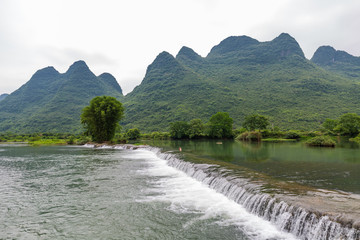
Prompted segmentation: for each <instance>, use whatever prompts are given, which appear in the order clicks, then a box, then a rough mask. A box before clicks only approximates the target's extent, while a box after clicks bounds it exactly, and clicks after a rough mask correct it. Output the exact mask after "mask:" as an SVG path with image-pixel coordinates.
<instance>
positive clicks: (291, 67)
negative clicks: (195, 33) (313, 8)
mask: <svg viewBox="0 0 360 240" xmlns="http://www.w3.org/2000/svg"><path fill="white" fill-rule="evenodd" d="M359 83H360V58H359V57H354V56H352V55H350V54H348V53H346V52H343V51H337V50H335V49H334V48H332V47H330V46H322V47H320V48H319V49H318V50H317V51H316V52H315V54H314V56H313V57H312V58H311V60H308V59H306V58H305V56H304V53H303V51H302V49H301V48H300V46H299V44H298V43H297V41H296V40H295V39H294V38H293V37H291V36H290V35H288V34H286V33H283V34H281V35H279V36H278V37H277V38H275V39H274V40H272V41H268V42H259V41H257V40H256V39H253V38H250V37H247V36H240V37H235V36H233V37H229V38H226V39H225V40H223V41H222V42H220V43H219V44H218V45H216V46H214V47H213V48H212V49H211V51H210V53H209V54H208V55H207V56H206V57H201V56H200V55H198V54H197V53H196V52H195V51H193V50H192V49H191V48H189V47H183V48H182V49H181V50H180V51H179V53H178V54H177V55H176V56H172V55H171V54H169V53H167V52H162V53H160V54H159V55H158V56H157V57H156V59H155V60H154V61H153V62H152V63H151V64H150V65H149V66H148V68H147V71H146V74H145V77H144V79H143V81H142V83H141V84H140V85H139V86H137V87H136V88H135V89H134V90H133V91H132V92H131V93H129V94H127V95H126V96H125V97H124V96H123V95H122V91H121V88H120V86H119V85H118V83H117V82H116V80H115V79H114V77H112V76H111V75H110V74H107V73H106V74H102V75H100V76H98V77H97V76H95V75H94V74H93V73H92V72H91V71H90V70H89V68H88V67H87V66H86V64H85V63H84V62H82V61H79V62H76V63H74V64H73V65H72V66H71V67H70V68H69V70H68V71H67V72H66V73H63V74H60V73H59V72H57V71H56V70H55V69H54V68H53V67H48V68H45V69H42V70H39V71H38V72H36V73H35V74H34V75H33V77H32V78H31V79H30V80H29V81H28V82H27V83H26V84H24V85H23V86H22V87H21V88H19V89H18V90H17V91H15V92H13V93H12V94H11V95H9V96H8V97H6V98H5V99H4V100H3V101H1V102H0V131H1V132H4V131H15V132H34V131H37V132H45V131H50V132H79V131H81V125H80V120H79V118H80V114H81V109H82V108H83V107H84V106H86V105H88V104H89V101H90V99H92V98H93V97H95V96H98V95H110V96H114V97H117V98H118V99H119V100H120V101H121V102H123V103H124V105H125V108H126V112H125V119H124V120H123V121H122V125H123V126H124V128H125V129H128V128H133V127H137V128H139V129H140V130H142V131H143V132H148V131H166V130H167V129H168V126H169V123H170V122H173V121H180V120H184V121H188V120H191V119H193V118H201V119H203V120H204V121H205V122H206V121H207V120H208V119H209V118H210V116H211V115H213V114H215V113H216V112H219V111H224V112H229V113H230V116H231V117H232V118H233V119H234V123H235V127H239V126H240V125H241V122H242V121H243V119H244V117H245V116H246V115H248V114H252V113H259V114H263V115H266V116H268V117H269V118H270V121H271V122H272V124H273V125H275V126H279V127H280V128H283V129H290V128H293V129H316V128H318V127H319V126H320V124H321V123H322V121H324V120H325V119H326V118H337V117H339V116H340V115H342V114H343V113H347V112H355V113H358V114H359V113H360V109H359V100H360V85H359Z"/></svg>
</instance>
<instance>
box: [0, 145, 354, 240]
mask: <svg viewBox="0 0 360 240" xmlns="http://www.w3.org/2000/svg"><path fill="white" fill-rule="evenodd" d="M152 144H155V145H157V146H160V147H162V148H163V149H164V151H166V152H165V153H163V152H161V151H159V149H154V148H146V149H137V150H126V149H108V148H96V149H94V148H91V147H71V146H52V147H29V146H24V145H11V144H8V145H5V144H1V145H0V182H1V183H0V239H311V238H310V237H309V236H318V238H317V239H336V236H340V235H339V234H340V233H341V234H342V235H341V236H345V237H347V238H349V239H356V238H357V237H358V236H359V235H357V234H358V233H357V232H356V231H357V230H356V229H354V228H348V229H345V230H344V229H343V228H341V226H340V225H339V224H338V223H336V221H334V222H329V219H330V218H329V217H328V216H325V215H324V216H322V218H321V219H320V218H319V219H316V216H318V217H319V215H318V214H317V215H316V216H315V215H314V214H312V213H311V210H309V211H307V210H306V211H307V212H305V210H304V209H306V207H307V206H308V205H307V202H308V201H312V200H311V197H314V196H316V198H317V199H318V196H319V195H321V196H324V195H325V196H326V197H327V195H328V194H329V192H330V195H331V196H332V197H334V196H335V197H337V199H338V198H339V199H340V200H339V201H341V198H342V197H344V198H346V199H350V200H349V201H350V203H351V204H350V205H351V208H352V209H351V211H352V212H354V211H355V213H360V209H358V205H356V204H359V203H360V202H359V198H357V197H358V196H359V194H360V189H359V186H360V154H358V152H359V151H360V150H359V149H358V148H338V149H314V150H312V149H310V150H305V149H304V148H303V147H301V146H299V145H297V144H285V145H284V144H277V145H275V144H265V145H262V146H258V145H247V144H241V143H237V142H222V144H219V143H217V142H201V141H200V142H157V143H152ZM179 148H181V150H182V151H181V153H180V152H179V151H178V150H179ZM301 149H302V150H301ZM259 179H261V180H259ZM285 183H286V184H290V185H286V184H285ZM289 186H290V187H289ZM289 188H294V189H295V190H294V191H295V192H296V193H294V192H292V191H289ZM304 192H307V193H309V192H312V193H314V194H310V195H309V196H308V195H307V194H304ZM318 192H319V193H318ZM302 196H304V199H305V200H304V201H303V202H304V203H301V204H300V206H301V207H302V208H297V207H295V205H294V202H297V201H298V200H294V197H296V199H298V197H300V198H302ZM285 202H286V203H285ZM353 203H354V204H353ZM264 204H265V205H264ZM286 204H288V205H286ZM291 204H293V205H294V206H292V205H291ZM321 205H323V204H321ZM337 205H338V204H337ZM296 206H297V205H296ZM324 206H326V208H329V209H331V211H330V212H335V214H336V213H337V212H339V211H341V206H339V207H338V208H336V209H334V207H333V206H332V205H331V204H330V205H324ZM344 206H346V204H344ZM346 207H348V206H346ZM295 208H296V209H295ZM295 210H296V211H297V212H294V211H295ZM292 211H293V212H292ZM356 211H357V212H356ZM286 214H287V215H286ZM305 214H308V215H306V216H305ZM311 214H312V215H311ZM329 215H331V213H329ZM355 216H357V215H355ZM310 221H311V224H313V225H314V226H315V225H316V224H317V225H316V226H315V229H316V227H317V228H318V230H317V231H318V232H317V233H316V234H317V235H309V234H310V232H311V234H315V233H314V232H315V230H313V228H312V226H311V224H307V225H304V226H302V225H301V224H302V222H310ZM316 221H317V222H316ZM292 222H294V223H292ZM321 224H323V225H324V226H325V228H324V229H323V230H321V229H320V228H321V226H322V225H321ZM326 226H328V228H329V229H328V230H327V229H326ZM330 230H331V231H330ZM308 232H309V233H308ZM336 234H338V235H336Z"/></svg>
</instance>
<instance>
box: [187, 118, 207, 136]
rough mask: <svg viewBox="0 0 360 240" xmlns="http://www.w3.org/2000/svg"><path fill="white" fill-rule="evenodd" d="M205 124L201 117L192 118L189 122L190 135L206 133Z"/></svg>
mask: <svg viewBox="0 0 360 240" xmlns="http://www.w3.org/2000/svg"><path fill="white" fill-rule="evenodd" d="M204 129H205V126H204V124H203V122H202V121H201V119H198V118H197V119H192V120H191V121H190V123H189V137H190V138H198V137H201V136H202V135H203V133H204Z"/></svg>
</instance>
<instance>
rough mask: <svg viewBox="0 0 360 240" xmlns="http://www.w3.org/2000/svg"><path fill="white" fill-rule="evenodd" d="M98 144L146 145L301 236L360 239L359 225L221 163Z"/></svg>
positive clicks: (164, 157)
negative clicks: (291, 199) (272, 190)
mask: <svg viewBox="0 0 360 240" xmlns="http://www.w3.org/2000/svg"><path fill="white" fill-rule="evenodd" d="M88 147H94V145H88ZM96 147H98V148H115V149H131V150H134V149H137V148H145V149H147V150H149V151H152V152H154V153H156V154H157V156H158V157H160V158H162V159H164V160H167V164H168V165H169V166H171V167H174V168H176V169H178V170H181V171H183V172H185V173H186V174H187V175H188V176H190V177H192V178H194V179H196V180H198V181H200V182H202V183H204V184H206V185H207V186H208V187H210V188H212V189H214V190H215V191H217V192H219V193H221V194H223V195H225V196H227V197H228V198H229V199H231V200H233V201H235V202H236V203H238V204H240V205H242V206H243V207H245V208H246V209H247V210H248V211H249V212H250V213H252V214H255V215H257V216H260V217H262V218H263V219H265V220H268V221H270V222H272V223H274V224H275V225H276V226H278V228H279V229H281V230H282V231H285V232H290V233H292V234H293V235H295V236H297V237H298V238H300V239H305V240H310V239H325V240H338V239H349V240H350V239H351V240H359V239H360V229H357V228H354V227H353V226H352V224H351V223H349V222H347V223H346V224H345V223H340V222H337V221H336V219H335V220H334V219H331V218H330V217H329V216H326V215H325V214H322V213H319V212H311V211H309V210H307V209H304V208H302V207H299V206H295V205H291V204H288V203H286V202H285V201H282V200H281V199H278V198H276V197H273V196H271V195H270V194H268V193H263V192H261V189H260V187H259V185H257V184H254V183H252V182H250V181H249V180H248V179H246V178H241V177H238V176H233V175H231V174H228V173H229V172H228V171H227V170H226V169H224V168H221V167H219V166H216V165H209V164H197V163H191V162H187V161H184V160H181V158H179V157H178V156H177V155H176V154H174V153H171V152H162V151H161V149H159V148H156V147H148V146H146V147H145V146H133V145H119V146H115V147H110V146H101V145H100V146H96Z"/></svg>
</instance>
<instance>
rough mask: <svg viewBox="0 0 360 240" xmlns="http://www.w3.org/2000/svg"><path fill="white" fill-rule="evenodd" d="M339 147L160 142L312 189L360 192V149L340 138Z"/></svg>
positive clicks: (173, 147)
mask: <svg viewBox="0 0 360 240" xmlns="http://www.w3.org/2000/svg"><path fill="white" fill-rule="evenodd" d="M339 142H340V143H339V144H338V145H337V146H336V148H316V147H315V148H314V147H307V146H306V145H305V144H304V143H301V142H296V143H265V142H264V143H259V144H258V143H246V142H238V141H222V142H221V143H220V142H218V141H204V140H200V141H157V142H149V144H151V145H155V146H159V147H162V148H164V149H165V150H172V151H177V152H179V148H181V150H182V151H181V153H182V154H185V155H186V154H191V155H196V156H198V157H200V158H202V159H211V160H216V161H223V162H226V163H228V164H233V165H238V166H241V167H246V168H248V169H252V170H255V171H257V172H261V173H263V174H266V175H269V176H272V177H274V178H277V179H280V180H286V181H292V182H297V183H299V184H303V185H308V186H311V187H317V188H324V189H330V190H342V191H348V192H353V193H360V154H359V153H360V148H359V145H358V144H356V143H351V142H348V141H344V140H343V139H339Z"/></svg>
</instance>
